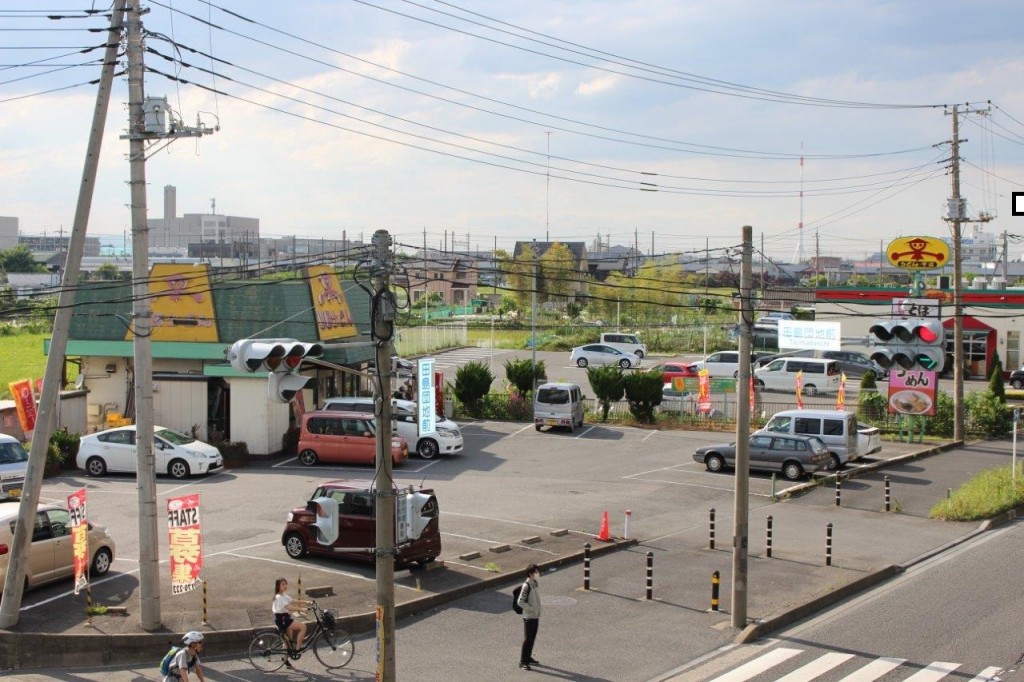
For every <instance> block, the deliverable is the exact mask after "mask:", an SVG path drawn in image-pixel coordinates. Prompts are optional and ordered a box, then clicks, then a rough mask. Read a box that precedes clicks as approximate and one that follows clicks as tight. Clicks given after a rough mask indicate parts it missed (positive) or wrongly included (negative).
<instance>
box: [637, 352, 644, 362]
mask: <svg viewBox="0 0 1024 682" xmlns="http://www.w3.org/2000/svg"><path fill="white" fill-rule="evenodd" d="M636 356H637V357H638V358H640V359H641V360H643V359H644V352H643V351H642V350H638V351H636Z"/></svg>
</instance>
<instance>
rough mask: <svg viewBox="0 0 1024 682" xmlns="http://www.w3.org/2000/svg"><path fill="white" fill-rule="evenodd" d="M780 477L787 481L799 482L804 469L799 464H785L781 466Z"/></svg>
mask: <svg viewBox="0 0 1024 682" xmlns="http://www.w3.org/2000/svg"><path fill="white" fill-rule="evenodd" d="M782 475H783V476H785V477H786V480H787V481H799V480H800V479H801V478H802V477H803V475H804V468H803V467H802V466H800V463H799V462H786V463H785V464H783V465H782Z"/></svg>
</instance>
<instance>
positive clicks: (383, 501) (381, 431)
mask: <svg viewBox="0 0 1024 682" xmlns="http://www.w3.org/2000/svg"><path fill="white" fill-rule="evenodd" d="M371 274H372V276H373V283H374V294H373V301H372V304H371V308H370V314H371V316H372V319H371V325H372V337H373V340H374V342H375V345H376V368H377V376H376V380H377V400H376V401H375V404H374V415H375V416H376V421H377V457H376V459H377V466H376V473H375V475H374V479H373V488H374V491H375V505H374V509H375V513H376V524H377V531H376V532H377V534H376V545H377V550H376V569H377V628H376V630H377V680H383V681H384V682H394V680H395V483H394V480H393V479H392V470H391V438H392V428H391V427H392V425H391V347H392V342H391V339H392V336H393V335H394V330H395V307H394V297H393V296H392V294H391V291H390V288H389V285H390V274H391V236H390V235H389V234H388V231H387V230H377V231H376V232H374V233H373V264H372V267H371Z"/></svg>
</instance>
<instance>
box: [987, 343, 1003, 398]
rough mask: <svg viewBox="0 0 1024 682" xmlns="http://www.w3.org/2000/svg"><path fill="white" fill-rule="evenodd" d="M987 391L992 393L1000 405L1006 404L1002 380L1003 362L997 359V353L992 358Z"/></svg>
mask: <svg viewBox="0 0 1024 682" xmlns="http://www.w3.org/2000/svg"><path fill="white" fill-rule="evenodd" d="M988 390H989V391H991V392H992V395H994V396H995V397H996V398H997V399H998V400H999V402H1000V403H1002V404H1003V405H1005V404H1006V383H1005V381H1004V380H1003V361H1002V360H1000V359H999V353H996V354H994V355H993V356H992V373H991V374H989V379H988Z"/></svg>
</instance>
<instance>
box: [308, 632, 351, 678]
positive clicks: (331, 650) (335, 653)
mask: <svg viewBox="0 0 1024 682" xmlns="http://www.w3.org/2000/svg"><path fill="white" fill-rule="evenodd" d="M354 650H355V645H353V643H352V637H350V636H349V634H348V633H347V632H345V631H343V630H335V631H334V632H328V631H326V630H321V631H320V634H319V635H317V638H316V644H315V645H314V646H313V653H315V654H316V657H317V660H319V661H320V663H322V664H323V666H324V667H325V668H327V669H328V670H333V669H336V668H344V667H345V666H346V665H348V663H349V661H351V660H352V652H353V651H354Z"/></svg>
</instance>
